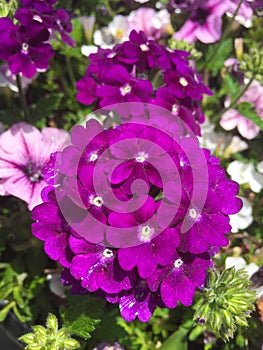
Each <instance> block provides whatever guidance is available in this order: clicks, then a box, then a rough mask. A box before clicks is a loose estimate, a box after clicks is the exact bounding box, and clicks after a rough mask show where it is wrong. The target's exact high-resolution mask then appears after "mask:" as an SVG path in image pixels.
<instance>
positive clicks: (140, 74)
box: [77, 31, 211, 134]
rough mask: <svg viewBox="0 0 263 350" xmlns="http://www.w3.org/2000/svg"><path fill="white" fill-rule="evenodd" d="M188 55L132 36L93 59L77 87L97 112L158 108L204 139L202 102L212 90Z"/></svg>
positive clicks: (80, 97)
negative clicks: (138, 105) (127, 105)
mask: <svg viewBox="0 0 263 350" xmlns="http://www.w3.org/2000/svg"><path fill="white" fill-rule="evenodd" d="M188 55H189V53H188V52H185V51H179V50H169V49H168V48H167V47H166V46H164V45H160V44H158V43H157V42H156V41H154V40H149V39H148V38H147V37H146V35H145V34H144V33H143V32H139V33H137V32H136V31H132V32H131V34H130V37H129V41H125V42H124V43H122V44H119V45H116V46H115V47H114V48H113V49H99V50H98V52H97V53H95V54H91V55H90V56H89V59H90V65H89V66H88V68H87V71H86V76H85V77H84V78H83V79H81V80H80V81H78V82H77V91H78V94H77V99H78V101H80V102H82V103H84V104H91V103H94V104H95V107H96V108H99V107H106V106H110V105H112V104H115V103H122V102H144V103H152V104H154V105H157V106H161V107H164V108H166V109H167V110H169V111H170V112H171V113H172V114H173V116H174V118H175V119H182V120H183V121H184V122H185V123H186V124H187V125H188V126H189V127H190V128H191V129H192V130H193V131H194V133H195V134H200V127H199V123H201V122H203V121H204V115H203V113H202V111H201V109H200V106H199V104H198V103H199V102H200V101H201V100H202V97H203V94H211V91H210V90H209V89H208V88H207V87H206V86H205V85H204V84H203V83H202V81H201V78H200V76H199V75H198V73H197V72H196V71H195V70H194V69H193V68H191V67H190V66H189V61H188V60H187V56H188ZM126 114H127V113H126ZM127 117H128V116H127Z"/></svg>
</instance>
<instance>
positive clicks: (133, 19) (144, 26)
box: [128, 7, 172, 39]
mask: <svg viewBox="0 0 263 350" xmlns="http://www.w3.org/2000/svg"><path fill="white" fill-rule="evenodd" d="M128 19H129V22H130V27H131V30H132V29H135V30H137V31H140V30H142V31H143V32H144V33H145V34H146V36H147V37H148V38H149V39H159V38H160V37H161V36H162V35H164V34H167V33H169V32H170V31H171V28H172V26H171V21H170V14H169V12H168V11H167V10H165V9H162V10H160V11H159V12H156V11H154V10H153V9H152V8H146V7H140V8H139V9H138V10H136V11H133V12H131V13H130V15H129V17H128Z"/></svg>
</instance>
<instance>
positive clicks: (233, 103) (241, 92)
mask: <svg viewBox="0 0 263 350" xmlns="http://www.w3.org/2000/svg"><path fill="white" fill-rule="evenodd" d="M253 80H254V77H252V78H250V80H249V82H248V83H247V85H246V86H244V88H243V89H242V90H241V91H240V93H239V94H238V95H237V96H236V97H235V98H234V100H233V101H232V102H231V103H230V105H229V106H228V107H226V108H224V109H223V110H222V111H221V112H220V113H218V114H217V117H216V120H218V119H219V118H220V117H221V116H222V115H223V114H224V113H225V112H227V111H228V110H229V109H231V108H233V107H235V105H236V103H237V102H238V100H239V99H240V98H241V97H242V96H243V95H244V93H245V92H246V91H247V90H248V88H249V87H250V85H251V84H252V82H253Z"/></svg>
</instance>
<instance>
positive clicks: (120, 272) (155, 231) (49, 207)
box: [32, 105, 241, 322]
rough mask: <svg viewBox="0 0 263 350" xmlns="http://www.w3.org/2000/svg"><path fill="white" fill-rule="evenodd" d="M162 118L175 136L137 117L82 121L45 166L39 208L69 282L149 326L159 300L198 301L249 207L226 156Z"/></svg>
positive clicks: (166, 303) (40, 234)
mask: <svg viewBox="0 0 263 350" xmlns="http://www.w3.org/2000/svg"><path fill="white" fill-rule="evenodd" d="M148 107H149V109H148V110H146V109H145V114H146V115H149V114H152V109H153V107H154V108H156V106H153V105H149V106H148ZM144 108H146V106H144ZM165 112H167V111H165ZM156 115H157V117H160V116H161V114H158V113H156ZM154 117H155V116H154ZM136 118H138V116H137V115H136ZM138 119H139V118H138ZM135 120H136V119H135ZM153 120H154V118H153ZM161 120H162V122H161V123H160V125H161V126H162V130H165V129H166V128H167V129H168V130H169V131H170V133H168V131H167V133H165V132H164V131H162V130H160V129H156V128H154V127H153V126H151V125H148V124H147V123H146V124H142V123H141V124H140V123H135V122H133V123H126V122H125V123H123V124H120V125H116V126H115V127H110V128H109V129H104V128H103V127H102V126H101V125H100V124H99V123H98V122H95V121H94V120H90V121H88V122H87V123H86V126H85V128H84V127H83V126H76V127H74V128H73V130H72V135H71V138H72V145H70V146H68V147H66V148H64V149H63V151H60V152H57V153H55V154H52V155H51V160H50V162H49V163H47V165H46V166H45V168H44V175H45V178H46V179H47V182H48V183H49V185H48V186H47V187H45V188H44V189H43V191H42V199H43V202H44V203H42V204H40V205H38V206H36V207H35V208H34V209H33V212H32V219H33V220H34V221H35V222H34V223H33V225H32V232H33V234H34V236H35V237H37V238H39V239H40V240H43V241H44V249H45V252H46V253H47V254H48V255H49V257H50V258H52V259H53V260H57V261H59V262H60V264H61V265H62V266H63V267H64V268H65V270H64V272H63V275H62V281H63V283H64V284H65V285H67V286H69V285H71V286H72V289H71V290H72V293H77V294H84V293H96V294H97V295H99V296H101V297H103V298H105V299H106V300H108V301H109V302H111V303H118V304H119V307H120V312H121V315H122V316H123V317H124V318H125V319H126V320H127V321H132V320H134V319H135V318H136V317H138V318H139V320H141V321H143V322H147V321H148V320H149V319H150V317H151V315H152V313H153V311H154V309H155V308H156V306H157V305H158V306H160V307H169V308H174V307H176V305H177V304H178V302H181V303H182V304H183V305H185V306H189V305H191V303H192V301H193V297H194V294H195V291H196V289H197V288H203V285H204V283H205V278H206V271H207V269H208V267H209V266H210V265H211V257H212V256H213V255H214V254H215V253H216V252H217V251H218V249H219V248H220V247H221V246H224V245H226V244H227V243H228V240H227V238H226V237H225V234H227V233H229V232H230V230H231V227H230V225H229V214H234V213H236V212H238V211H239V209H240V207H241V202H240V200H239V199H238V198H236V195H237V193H238V189H239V187H238V185H237V184H236V183H235V182H233V181H232V180H229V179H227V178H226V174H225V172H224V170H223V169H222V168H221V167H220V165H219V159H217V158H216V157H213V156H210V153H209V151H208V150H203V149H201V148H200V146H199V143H198V141H197V140H196V139H195V138H190V137H185V136H184V134H181V130H180V127H178V125H177V122H176V121H175V120H174V118H170V119H169V123H168V125H165V122H164V120H165V118H162V119H161ZM172 136H173V137H172ZM138 139H139V140H138ZM52 167H53V168H54V169H53V171H52ZM173 167H174V168H175V169H173ZM206 176H207V179H206ZM142 180H143V181H142ZM142 183H143V184H142ZM112 194H113V195H112Z"/></svg>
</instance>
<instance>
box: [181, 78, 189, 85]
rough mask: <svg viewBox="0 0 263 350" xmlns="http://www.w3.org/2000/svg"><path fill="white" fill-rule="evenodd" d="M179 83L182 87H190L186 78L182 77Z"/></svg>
mask: <svg viewBox="0 0 263 350" xmlns="http://www.w3.org/2000/svg"><path fill="white" fill-rule="evenodd" d="M179 83H180V84H181V85H182V86H187V85H188V82H187V80H186V79H185V78H184V77H181V78H180V79H179Z"/></svg>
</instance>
